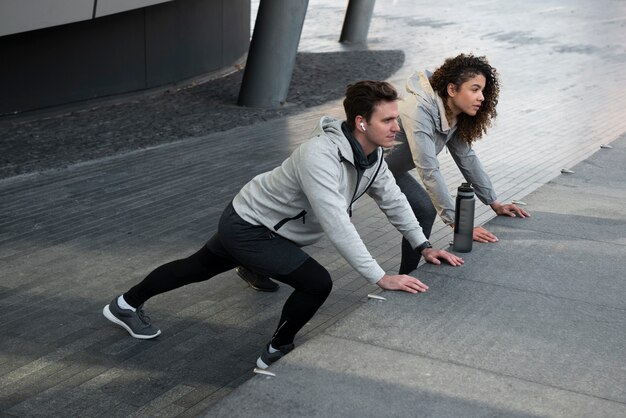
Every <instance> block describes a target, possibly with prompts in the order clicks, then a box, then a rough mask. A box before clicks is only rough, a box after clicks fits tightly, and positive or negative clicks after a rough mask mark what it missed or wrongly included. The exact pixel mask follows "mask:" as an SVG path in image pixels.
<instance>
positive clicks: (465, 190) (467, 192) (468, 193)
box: [457, 183, 474, 197]
mask: <svg viewBox="0 0 626 418" xmlns="http://www.w3.org/2000/svg"><path fill="white" fill-rule="evenodd" d="M457 192H458V195H459V196H464V197H472V196H474V189H473V188H472V184H471V183H461V185H460V186H459V188H458V190H457Z"/></svg>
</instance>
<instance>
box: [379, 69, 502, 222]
mask: <svg viewBox="0 0 626 418" xmlns="http://www.w3.org/2000/svg"><path fill="white" fill-rule="evenodd" d="M406 92H407V94H406V97H404V99H403V100H401V101H400V103H399V106H398V109H399V112H400V123H401V126H402V131H401V132H400V133H399V134H398V135H396V140H397V141H398V142H399V143H400V144H399V145H397V146H396V147H394V149H393V151H392V152H391V153H390V154H389V156H388V157H387V164H388V165H389V167H390V169H391V170H392V171H393V172H394V173H399V172H403V171H408V170H410V169H412V168H417V172H418V174H419V176H420V178H421V179H422V182H423V183H424V186H425V187H426V191H427V192H428V194H429V195H430V199H431V200H432V202H433V204H434V205H435V208H436V209H437V212H438V213H439V216H441V219H442V220H443V221H444V222H445V223H446V224H448V225H452V224H453V223H454V199H453V198H452V196H451V195H450V192H449V191H448V186H447V185H446V181H445V180H444V178H443V176H442V174H441V171H440V170H439V160H437V154H439V153H440V152H441V151H442V150H443V148H444V147H447V148H448V150H449V151H450V155H451V156H452V158H453V159H454V161H455V163H456V165H457V166H458V167H459V169H460V170H461V173H462V174H463V177H465V179H466V180H467V181H468V182H470V183H472V186H473V187H474V190H475V192H476V196H478V198H479V199H480V200H481V201H482V202H483V203H484V204H486V205H489V204H491V203H493V202H495V201H496V199H497V196H496V192H495V190H494V188H493V184H492V183H491V180H490V179H489V176H488V175H487V173H486V172H485V169H484V168H483V166H482V164H481V163H480V161H479V159H478V157H477V156H476V154H475V153H474V150H473V149H472V148H471V147H470V146H469V145H468V144H467V142H465V141H463V140H461V139H460V138H459V136H458V135H457V134H456V125H454V126H450V125H449V124H448V121H447V118H446V117H445V108H444V105H443V101H442V100H441V98H440V97H439V95H437V94H436V93H435V91H434V90H433V88H432V86H431V85H430V82H429V79H428V74H427V73H426V72H419V71H418V72H416V73H414V74H413V75H412V76H411V77H409V79H408V80H407V83H406ZM410 156H412V158H410Z"/></svg>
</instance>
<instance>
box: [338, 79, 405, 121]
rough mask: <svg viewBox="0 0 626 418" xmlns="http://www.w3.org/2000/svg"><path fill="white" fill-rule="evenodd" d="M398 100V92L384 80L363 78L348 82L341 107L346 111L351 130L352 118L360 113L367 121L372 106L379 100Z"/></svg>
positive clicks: (370, 114) (372, 109)
mask: <svg viewBox="0 0 626 418" xmlns="http://www.w3.org/2000/svg"><path fill="white" fill-rule="evenodd" d="M395 100H398V92H397V91H396V89H395V88H393V86H392V85H391V84H389V83H387V82H386V81H373V80H363V81H358V82H356V83H354V84H349V85H348V87H347V88H346V98H345V99H344V100H343V108H344V110H345V111H346V122H347V123H348V127H349V128H350V129H351V130H354V129H355V128H356V126H355V124H354V119H355V118H356V117H357V116H358V115H361V116H363V118H365V120H366V121H368V122H369V120H370V117H371V116H372V112H374V108H375V107H376V106H377V105H378V103H379V102H381V101H386V102H393V101H395Z"/></svg>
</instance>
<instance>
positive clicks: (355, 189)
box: [337, 149, 383, 217]
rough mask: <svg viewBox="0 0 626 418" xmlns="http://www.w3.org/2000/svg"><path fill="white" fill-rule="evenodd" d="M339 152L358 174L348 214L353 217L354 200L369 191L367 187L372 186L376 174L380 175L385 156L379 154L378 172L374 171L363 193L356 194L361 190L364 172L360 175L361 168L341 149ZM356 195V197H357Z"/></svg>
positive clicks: (341, 157)
mask: <svg viewBox="0 0 626 418" xmlns="http://www.w3.org/2000/svg"><path fill="white" fill-rule="evenodd" d="M337 152H338V153H339V161H341V162H346V163H348V164H350V165H351V166H352V167H353V168H354V169H355V170H356V175H357V182H356V187H355V188H354V194H352V199H351V200H350V206H349V207H348V215H349V216H350V217H352V204H353V203H354V202H356V201H357V200H359V198H360V197H361V196H363V195H364V194H365V192H367V189H369V188H370V186H371V185H372V183H374V180H376V176H378V172H379V171H380V167H381V166H382V164H383V157H382V155H379V158H378V159H379V161H378V167H377V168H376V172H375V173H374V176H373V177H372V179H371V180H370V182H369V184H368V185H367V187H366V188H365V189H364V190H363V193H361V194H360V195H358V196H357V195H356V194H357V193H358V191H359V185H360V184H361V179H362V178H363V174H361V175H359V170H358V169H357V168H356V166H355V165H354V164H353V163H352V161H350V160H348V159H346V158H345V157H344V156H343V154H341V150H339V149H338V150H337ZM355 196H356V197H355Z"/></svg>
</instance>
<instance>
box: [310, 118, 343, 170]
mask: <svg viewBox="0 0 626 418" xmlns="http://www.w3.org/2000/svg"><path fill="white" fill-rule="evenodd" d="M342 123H343V121H341V120H338V119H335V118H331V117H329V116H324V117H322V118H321V119H320V122H319V123H318V124H317V126H316V127H315V129H314V130H313V133H312V135H311V136H312V137H315V136H322V135H324V136H326V138H328V139H330V141H331V142H332V143H333V144H335V145H336V146H337V148H338V149H339V152H340V156H342V157H343V158H345V159H346V160H348V161H350V163H352V164H353V165H354V155H353V153H352V147H351V146H350V143H349V142H348V141H347V140H346V138H345V136H344V134H343V131H342V130H341V124H342Z"/></svg>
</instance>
